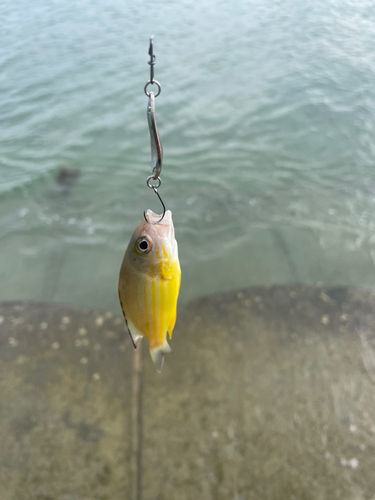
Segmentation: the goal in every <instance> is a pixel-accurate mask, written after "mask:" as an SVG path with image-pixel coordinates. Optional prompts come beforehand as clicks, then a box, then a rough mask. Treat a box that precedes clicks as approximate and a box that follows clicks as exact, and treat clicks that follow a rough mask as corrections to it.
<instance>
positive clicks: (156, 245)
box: [127, 210, 179, 279]
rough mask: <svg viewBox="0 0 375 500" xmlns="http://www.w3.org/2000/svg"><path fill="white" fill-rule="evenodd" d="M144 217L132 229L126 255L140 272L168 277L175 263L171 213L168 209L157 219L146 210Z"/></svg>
mask: <svg viewBox="0 0 375 500" xmlns="http://www.w3.org/2000/svg"><path fill="white" fill-rule="evenodd" d="M146 219H147V220H146ZM146 219H144V220H142V222H141V223H140V224H139V225H138V227H137V228H136V230H135V231H134V233H133V236H132V238H131V240H130V243H129V246H128V249H127V253H128V256H127V257H128V258H130V259H131V262H132V265H133V266H134V267H136V268H138V270H139V271H141V272H144V273H147V274H149V275H151V276H158V277H160V278H162V279H171V278H172V277H173V273H174V272H175V267H176V263H177V264H178V248H177V241H176V239H175V235H174V226H173V221H172V212H171V211H170V210H167V211H166V212H165V215H164V217H163V219H162V220H161V221H160V222H158V221H159V219H160V215H157V214H155V213H154V212H152V211H151V210H147V212H146ZM178 268H179V264H178Z"/></svg>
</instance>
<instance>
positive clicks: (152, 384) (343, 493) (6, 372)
mask: <svg viewBox="0 0 375 500" xmlns="http://www.w3.org/2000/svg"><path fill="white" fill-rule="evenodd" d="M374 303H375V293H374V292H370V291H364V290H358V289H354V288H352V289H351V288H319V287H303V286H290V287H289V286H275V287H258V288H251V289H247V290H241V291H236V292H232V293H225V294H217V295H214V296H209V297H205V298H203V299H200V300H197V301H195V302H192V303H190V304H188V305H186V306H184V307H183V308H182V309H181V310H180V313H179V317H178V323H177V327H176V330H175V333H174V337H173V339H172V341H171V346H172V348H173V354H172V355H170V356H169V357H168V358H167V359H166V363H165V366H164V368H163V372H162V374H161V375H159V374H157V373H156V372H155V370H154V367H153V365H152V362H151V359H150V357H149V354H148V351H147V349H143V358H144V359H143V367H144V368H143V370H144V373H143V377H144V381H143V382H144V383H143V450H142V451H143V467H142V487H143V495H142V498H143V499H151V500H167V499H168V500H174V499H176V500H177V499H179V500H188V499H189V500H190V499H196V498H199V499H204V500H206V499H207V500H208V499H210V500H224V499H234V500H245V499H246V500H247V499H260V500H261V499H267V500H280V499H294V500H297V499H298V500H300V499H301V500H302V499H306V500H307V499H308V500H310V499H311V500H313V499H314V500H323V499H327V500H328V499H329V500H335V499H337V500H338V499H340V500H346V499H348V500H349V499H350V500H360V499H364V500H373V498H375V474H374V470H375V308H374ZM109 316H110V315H107V316H105V315H103V314H101V313H99V312H95V311H89V310H80V309H75V308H73V307H69V306H60V305H54V304H40V303H39V304H22V303H20V304H13V305H12V304H1V305H0V321H2V324H1V325H0V328H1V332H0V341H1V347H0V372H1V384H0V404H1V411H0V442H1V443H2V446H1V447H0V462H1V469H0V477H1V481H0V498H1V499H2V500H3V499H4V500H8V499H20V500H24V499H25V500H26V499H34V498H35V499H38V500H52V499H53V500H73V499H74V500H75V499H85V500H86V499H101V500H104V499H108V500H109V499H111V500H119V499H124V498H125V499H129V500H130V498H131V496H130V495H131V494H130V491H131V483H132V480H133V479H132V476H131V474H130V469H131V468H130V467H129V461H130V457H131V449H130V443H131V435H132V428H131V418H130V413H131V387H130V386H131V384H130V379H131V368H132V358H133V352H132V351H131V349H130V342H129V341H128V339H127V336H126V335H127V334H126V333H125V332H124V329H123V325H122V323H121V321H120V319H118V318H112V317H109ZM83 340H87V342H88V343H86V342H83ZM145 347H146V346H145Z"/></svg>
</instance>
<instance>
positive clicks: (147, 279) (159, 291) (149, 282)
mask: <svg viewBox="0 0 375 500" xmlns="http://www.w3.org/2000/svg"><path fill="white" fill-rule="evenodd" d="M180 284H181V268H180V262H179V259H178V245H177V241H176V239H175V232H174V226H173V221H172V213H171V211H170V210H167V211H166V212H165V215H164V217H163V219H162V220H161V221H160V215H157V214H155V213H154V212H152V211H151V210H147V213H146V214H145V217H144V220H142V222H141V223H140V224H139V225H138V226H137V228H136V229H135V231H134V233H133V235H132V237H131V239H130V242H129V245H128V247H127V249H126V252H125V256H124V259H123V261H122V265H121V269H120V276H119V284H118V292H119V298H120V304H121V309H122V312H123V314H124V318H125V322H126V325H127V328H128V330H129V333H130V337H131V340H132V342H133V345H134V348H135V349H136V348H137V347H138V345H139V343H140V341H141V340H142V338H143V337H146V338H147V340H148V344H149V349H150V354H151V358H152V360H153V362H154V364H155V366H156V369H157V370H158V371H159V372H160V371H161V369H162V366H163V363H164V356H165V354H168V353H170V352H171V348H170V346H169V344H168V340H167V332H168V334H169V338H170V339H171V338H172V332H173V328H174V326H175V322H176V315H177V299H178V294H179V291H180Z"/></svg>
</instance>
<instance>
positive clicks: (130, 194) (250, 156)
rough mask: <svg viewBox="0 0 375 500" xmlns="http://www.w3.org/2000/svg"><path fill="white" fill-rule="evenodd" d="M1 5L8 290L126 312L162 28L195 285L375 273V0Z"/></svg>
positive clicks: (169, 172)
mask: <svg viewBox="0 0 375 500" xmlns="http://www.w3.org/2000/svg"><path fill="white" fill-rule="evenodd" d="M0 24H1V29H0V42H1V43H0V172H1V177H0V217H1V218H0V245H1V250H0V251H1V259H0V278H1V284H2V286H1V288H0V300H12V299H32V300H54V301H64V302H69V303H75V304H81V305H89V306H98V307H103V308H107V309H111V310H113V311H116V312H119V306H118V301H117V275H118V270H119V266H120V263H121V260H122V256H123V253H124V250H125V247H126V245H127V242H128V239H129V237H130V235H131V232H132V230H133V229H134V227H135V226H136V225H137V224H138V222H139V221H140V219H141V218H142V214H143V210H144V209H146V208H152V209H154V210H156V211H159V206H158V203H157V200H156V197H155V196H154V195H153V193H152V192H151V191H150V190H148V189H147V187H146V185H145V180H146V178H147V176H148V175H149V170H150V146H149V136H148V129H147V120H146V105H147V98H146V96H145V95H144V94H143V86H144V84H145V83H146V81H147V80H148V72H149V66H148V65H147V61H148V55H147V50H148V37H149V36H150V35H152V34H154V35H155V53H156V57H157V60H156V61H157V64H156V66H155V77H156V79H157V80H159V81H160V82H161V84H162V93H161V95H160V96H159V97H158V98H157V100H156V112H157V121H158V125H159V131H160V134H161V139H162V142H163V147H164V165H163V172H162V179H163V185H162V188H161V190H160V192H161V194H162V196H163V198H164V200H165V202H166V205H167V208H169V209H171V210H172V212H173V218H174V223H175V229H176V235H177V238H178V242H179V249H180V259H181V266H182V272H183V279H182V290H181V299H182V300H187V299H189V298H191V297H196V296H199V295H202V294H206V293H211V292H215V291H217V290H223V289H231V288H235V287H240V286H248V285H253V284H271V283H296V282H303V283H316V282H323V283H325V284H329V285H333V284H345V285H357V286H361V287H368V286H374V285H375V269H374V258H375V237H374V210H375V194H374V193H375V180H374V163H375V147H374V140H373V138H374V131H375V127H374V123H375V90H374V89H375V87H374V76H375V51H374V32H375V8H374V5H373V2H372V1H370V0H359V1H350V0H343V1H338V0H337V1H336V0H324V1H323V0H317V1H316V2H304V1H302V0H300V1H298V0H293V1H292V0H285V1H271V0H262V1H260V0H258V1H256V0H251V1H246V2H245V1H241V0H237V1H233V2H213V1H209V0H203V1H201V2H192V1H191V0H189V1H187V0H186V1H182V2H179V3H177V2H176V3H172V2H168V1H165V2H161V1H156V2H153V3H150V2H144V1H141V2H126V1H123V0H121V1H120V0H98V1H94V0H82V1H80V2H73V1H72V0H66V1H64V2H58V1H52V2H44V1H42V0H35V1H33V2H29V1H26V0H14V1H13V2H0ZM62 167H63V168H68V169H74V170H79V171H80V176H79V178H77V181H76V183H74V185H73V186H71V188H70V189H67V190H62V189H60V188H58V187H57V185H56V176H57V172H58V170H59V169H60V168H62Z"/></svg>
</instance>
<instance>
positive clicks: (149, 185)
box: [143, 175, 165, 224]
mask: <svg viewBox="0 0 375 500" xmlns="http://www.w3.org/2000/svg"><path fill="white" fill-rule="evenodd" d="M151 179H152V180H154V178H153V177H152V175H150V177H148V178H147V186H148V187H149V188H150V189H152V190H153V191H154V193H155V194H156V196H157V197H158V198H159V201H160V203H161V204H162V207H163V214H162V216H161V217H160V219H159V220H157V221H156V222H150V221H149V220H148V219H147V217H146V212H143V217H144V218H145V221H146V222H148V223H149V224H159V222H161V221H162V220H163V219H164V215H165V205H164V202H163V200H162V199H161V197H160V194H159V193H158V188H159V187H160V186H161V179H160V177H158V178H157V181H158V184H157V185H155V184H150V181H151Z"/></svg>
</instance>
